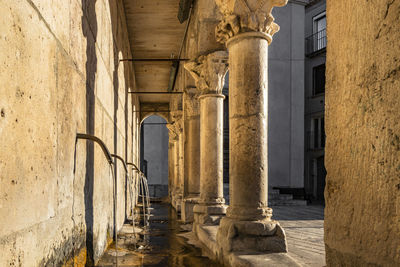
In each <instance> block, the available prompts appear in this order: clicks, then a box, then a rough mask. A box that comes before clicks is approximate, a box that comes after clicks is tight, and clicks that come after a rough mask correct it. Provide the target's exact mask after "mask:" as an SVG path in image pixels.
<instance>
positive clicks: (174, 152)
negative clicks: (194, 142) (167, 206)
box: [167, 123, 179, 208]
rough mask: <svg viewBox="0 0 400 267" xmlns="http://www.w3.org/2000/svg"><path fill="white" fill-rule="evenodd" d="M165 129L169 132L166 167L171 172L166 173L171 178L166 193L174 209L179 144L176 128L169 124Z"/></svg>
mask: <svg viewBox="0 0 400 267" xmlns="http://www.w3.org/2000/svg"><path fill="white" fill-rule="evenodd" d="M167 128H168V130H169V145H170V146H169V150H170V151H169V152H170V153H168V156H169V164H168V167H169V168H170V169H171V170H168V173H169V174H171V176H170V177H169V181H168V186H169V188H168V191H169V193H170V195H169V196H170V201H171V205H172V206H173V207H174V208H176V207H175V196H176V192H177V191H178V175H179V172H178V146H179V145H178V142H179V138H178V133H177V132H176V126H175V125H174V124H173V123H171V124H167Z"/></svg>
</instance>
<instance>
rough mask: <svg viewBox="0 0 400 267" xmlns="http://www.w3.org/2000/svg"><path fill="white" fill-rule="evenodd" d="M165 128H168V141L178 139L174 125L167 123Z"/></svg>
mask: <svg viewBox="0 0 400 267" xmlns="http://www.w3.org/2000/svg"><path fill="white" fill-rule="evenodd" d="M166 126H167V129H168V134H169V140H170V142H175V141H178V138H179V137H178V133H177V132H176V130H175V125H174V124H167V125H166Z"/></svg>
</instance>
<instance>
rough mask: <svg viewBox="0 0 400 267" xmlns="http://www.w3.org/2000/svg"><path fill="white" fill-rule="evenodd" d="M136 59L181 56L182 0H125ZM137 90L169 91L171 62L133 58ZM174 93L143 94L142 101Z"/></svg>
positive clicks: (166, 99)
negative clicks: (180, 15) (180, 20)
mask: <svg viewBox="0 0 400 267" xmlns="http://www.w3.org/2000/svg"><path fill="white" fill-rule="evenodd" d="M123 1H124V6H125V15H126V22H127V26H128V34H129V41H130V44H131V51H132V54H133V58H134V59H169V58H171V54H174V55H175V57H176V58H177V57H178V54H179V49H180V46H181V43H182V38H183V35H184V31H185V26H186V22H185V23H183V24H180V22H179V20H178V18H177V15H178V9H179V0H123ZM133 64H134V68H135V77H136V85H137V91H139V92H155V91H157V92H161V91H163V92H167V88H168V83H169V77H170V70H171V65H172V62H170V61H165V62H157V61H148V62H146V61H134V62H133ZM170 97H171V95H168V94H157V95H153V94H152V95H148V94H147V95H140V101H141V102H169V99H170Z"/></svg>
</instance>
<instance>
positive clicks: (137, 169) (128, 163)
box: [126, 162, 140, 172]
mask: <svg viewBox="0 0 400 267" xmlns="http://www.w3.org/2000/svg"><path fill="white" fill-rule="evenodd" d="M126 165H127V166H133V168H134V169H135V170H136V171H138V172H140V170H139V168H138V167H137V166H136V165H135V164H133V163H132V162H127V163H126Z"/></svg>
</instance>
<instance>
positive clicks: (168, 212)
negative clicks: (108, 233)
mask: <svg viewBox="0 0 400 267" xmlns="http://www.w3.org/2000/svg"><path fill="white" fill-rule="evenodd" d="M151 207H152V210H151V213H152V216H151V217H150V225H149V228H148V229H147V230H145V231H143V229H142V228H139V227H138V226H136V228H135V232H136V234H134V233H133V228H132V225H131V224H125V225H124V227H123V228H122V230H121V231H120V232H119V234H118V248H117V249H115V244H114V243H113V244H111V246H110V247H109V249H108V250H107V251H106V252H105V253H104V255H103V256H102V258H101V259H100V261H99V262H98V264H97V266H104V267H106V266H157V267H158V266H160V267H161V266H174V267H186V266H187V267H189V266H190V267H200V266H207V267H222V265H220V264H218V263H216V262H214V261H212V260H210V259H209V258H207V257H204V256H202V252H201V249H199V248H197V247H194V246H192V245H190V244H188V243H186V240H185V239H184V238H183V237H181V236H178V234H181V233H183V232H186V231H185V230H183V228H181V227H180V225H181V224H180V223H179V222H178V221H177V219H176V218H177V216H176V213H175V210H174V209H173V208H172V207H170V205H168V204H164V203H153V204H152V205H151ZM138 232H139V233H138ZM135 237H136V238H135ZM116 254H117V257H116ZM116 261H117V262H118V263H116Z"/></svg>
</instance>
